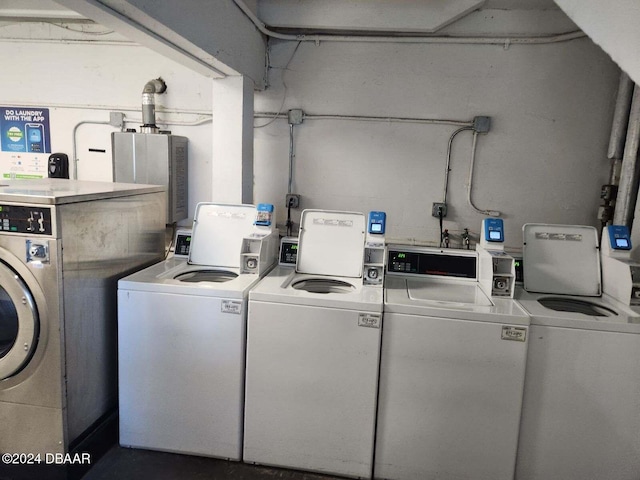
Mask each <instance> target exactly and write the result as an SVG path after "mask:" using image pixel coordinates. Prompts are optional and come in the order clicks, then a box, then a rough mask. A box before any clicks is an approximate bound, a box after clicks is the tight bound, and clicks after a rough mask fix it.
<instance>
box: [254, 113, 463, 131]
mask: <svg viewBox="0 0 640 480" xmlns="http://www.w3.org/2000/svg"><path fill="white" fill-rule="evenodd" d="M253 116H254V118H281V119H283V120H284V119H287V118H289V117H288V115H287V114H286V113H270V112H256V113H254V115H253ZM303 119H304V120H355V121H362V122H384V123H421V124H427V125H453V126H459V127H471V126H473V121H464V120H447V119H431V118H412V117H375V116H368V115H314V114H306V113H305V114H304V115H303Z"/></svg>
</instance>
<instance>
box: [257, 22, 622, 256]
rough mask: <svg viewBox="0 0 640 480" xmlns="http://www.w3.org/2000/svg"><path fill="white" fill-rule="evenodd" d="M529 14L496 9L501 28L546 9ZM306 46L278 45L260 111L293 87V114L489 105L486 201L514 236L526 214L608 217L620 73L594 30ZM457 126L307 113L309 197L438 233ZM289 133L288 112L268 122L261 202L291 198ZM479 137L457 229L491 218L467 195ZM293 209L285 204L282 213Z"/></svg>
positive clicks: (262, 139)
mask: <svg viewBox="0 0 640 480" xmlns="http://www.w3.org/2000/svg"><path fill="white" fill-rule="evenodd" d="M517 13H518V12H511V13H510V15H509V16H506V15H503V12H502V11H496V15H495V16H496V17H497V18H499V22H500V23H499V25H498V24H496V30H498V31H500V32H502V31H509V24H508V23H507V24H505V20H509V19H511V21H512V23H511V25H512V27H513V28H514V30H512V31H518V29H517V27H518V25H521V24H522V23H524V21H525V20H526V18H527V17H526V15H532V17H531V18H534V19H537V20H540V18H541V16H540V14H539V12H524V11H523V12H521V14H520V15H519V16H518V15H516V14H517ZM550 14H554V15H555V16H556V17H557V18H556V20H555V22H554V23H555V25H556V26H559V25H560V24H562V25H564V26H565V30H560V29H559V31H571V30H574V29H575V26H574V25H573V24H572V23H571V22H570V21H569V20H568V19H567V18H566V17H565V16H564V14H562V13H561V12H560V11H558V10H556V11H555V13H553V12H551V13H550V12H547V13H546V14H545V16H547V17H548V16H549V15H550ZM492 18H493V17H492V13H491V12H490V11H484V12H482V13H481V14H479V15H477V16H476V19H477V20H478V21H482V22H483V23H482V24H481V25H480V24H473V22H471V21H468V22H467V23H466V25H465V26H466V27H467V32H466V33H467V34H470V33H471V32H472V31H474V30H475V31H477V30H484V31H486V30H487V22H489V23H490V22H491V19H492ZM465 21H466V19H465ZM532 25H534V26H536V27H538V29H539V30H540V31H544V29H545V28H546V27H545V24H543V23H538V24H536V23H533V24H532ZM455 28H456V29H457V30H458V31H457V33H462V32H459V30H460V26H455ZM545 33H547V32H545ZM295 46H296V44H295V43H293V42H278V41H276V42H272V43H271V52H270V55H271V61H272V67H273V68H272V69H271V73H270V83H271V88H269V89H268V90H267V91H265V92H263V93H257V94H256V101H255V106H256V111H258V112H260V111H263V112H264V111H277V110H278V109H279V107H280V105H281V104H282V101H283V97H284V98H285V101H284V106H283V111H285V112H286V111H287V110H288V109H290V108H301V109H303V110H304V111H305V112H306V113H309V114H341V115H374V116H399V117H422V118H447V119H458V120H470V119H472V118H473V117H474V116H476V115H489V116H491V118H492V130H491V132H490V133H489V134H488V135H482V136H480V138H479V142H478V149H477V158H476V169H475V179H474V194H473V198H474V201H475V204H476V205H477V206H478V207H480V208H483V209H494V210H501V211H503V212H504V218H505V222H506V228H507V232H506V233H507V244H508V245H509V246H512V247H519V246H520V245H521V238H522V236H521V227H522V225H523V224H524V223H526V222H548V223H571V224H589V225H594V226H595V225H598V221H597V219H596V213H597V206H598V205H599V193H600V187H601V185H602V184H604V183H607V179H608V174H609V162H608V161H607V160H606V151H607V142H608V137H609V130H610V124H611V117H612V112H613V100H614V96H615V90H616V88H617V82H618V74H619V71H618V69H617V67H616V66H615V65H614V64H613V62H611V61H610V59H609V58H608V57H607V55H606V54H604V53H603V52H602V51H601V50H600V49H599V48H598V47H597V46H595V45H594V44H593V43H592V42H591V40H589V39H588V38H583V39H579V40H573V41H570V42H565V43H558V44H551V45H537V46H524V45H511V46H510V47H509V48H503V46H477V45H435V44H431V45H429V44H427V45H416V44H364V43H362V44H356V43H351V44H348V43H347V44H344V43H331V42H323V43H320V45H315V44H314V43H303V44H301V45H300V47H299V49H298V51H297V52H296V53H295V56H294V58H293V60H291V63H290V64H289V68H288V69H287V70H286V71H283V67H284V66H285V65H286V64H287V63H288V62H289V60H290V58H291V56H292V53H293V52H294V49H295ZM283 76H284V84H286V89H285V88H284V86H283V85H284V84H283ZM266 121H267V120H266V119H256V124H261V123H266ZM453 130H454V127H448V126H429V125H413V124H385V123H382V124H374V123H369V122H356V121H338V120H307V121H305V122H304V123H303V124H302V125H301V126H299V127H295V150H296V168H295V182H294V190H295V191H296V193H299V194H301V195H302V206H303V207H304V208H324V209H346V210H356V211H364V212H367V211H370V210H385V211H386V212H387V214H388V236H389V237H391V238H394V239H401V240H408V239H415V240H417V241H424V240H428V241H431V242H434V243H435V242H438V240H439V225H438V221H437V219H435V218H433V217H432V216H431V206H432V203H433V202H439V201H441V199H442V192H443V182H444V170H445V152H446V148H447V141H448V138H449V135H450V134H451V132H452V131H453ZM288 144H289V135H288V125H287V122H286V121H285V120H276V121H275V122H273V123H272V124H271V125H269V126H267V127H265V128H260V129H257V130H256V133H255V185H256V186H255V192H254V197H255V199H256V201H267V202H272V203H275V204H277V205H279V206H280V205H283V200H284V195H285V193H286V189H287V169H288ZM470 147H471V134H470V133H462V134H460V135H459V136H458V138H457V139H456V141H455V143H454V146H453V157H452V162H451V176H450V186H449V191H450V193H449V215H448V217H447V218H446V219H445V225H444V226H445V228H448V229H449V231H450V232H451V233H453V234H455V235H459V234H460V233H461V231H462V229H463V228H465V227H466V228H469V229H470V230H471V231H472V232H478V230H479V228H480V224H481V220H482V215H479V214H477V213H475V212H474V211H472V210H471V209H470V208H469V207H468V205H467V203H466V188H465V184H466V182H467V175H468V170H469V159H470ZM284 218H285V212H284V208H280V209H279V212H278V219H279V221H284ZM296 219H297V217H296ZM457 241H459V237H454V238H453V240H452V244H455V243H456V242H457Z"/></svg>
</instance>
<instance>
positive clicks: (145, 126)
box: [140, 77, 167, 133]
mask: <svg viewBox="0 0 640 480" xmlns="http://www.w3.org/2000/svg"><path fill="white" fill-rule="evenodd" d="M166 91H167V84H166V83H164V80H162V78H160V77H158V78H155V79H153V80H149V81H148V82H147V83H146V85H145V86H144V88H143V89H142V125H140V132H141V133H158V127H157V126H156V93H164V92H166Z"/></svg>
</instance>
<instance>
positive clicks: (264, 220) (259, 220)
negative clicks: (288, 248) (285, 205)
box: [254, 203, 273, 227]
mask: <svg viewBox="0 0 640 480" xmlns="http://www.w3.org/2000/svg"><path fill="white" fill-rule="evenodd" d="M272 216H273V205H272V204H270V203H259V204H258V206H257V207H256V221H255V222H254V224H255V225H262V226H266V227H268V226H270V225H271V220H272V218H271V217H272Z"/></svg>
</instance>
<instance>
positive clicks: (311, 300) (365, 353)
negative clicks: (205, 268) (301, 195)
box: [244, 210, 383, 478]
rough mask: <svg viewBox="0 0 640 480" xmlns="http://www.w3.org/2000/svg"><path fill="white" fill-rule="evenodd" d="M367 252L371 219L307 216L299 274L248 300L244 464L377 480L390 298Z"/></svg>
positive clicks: (268, 282)
mask: <svg viewBox="0 0 640 480" xmlns="http://www.w3.org/2000/svg"><path fill="white" fill-rule="evenodd" d="M364 251H365V217H364V215H363V214H361V213H351V212H337V211H324V210H305V211H304V212H303V214H302V218H301V228H300V238H299V248H298V249H297V259H296V269H295V271H292V269H291V268H286V267H278V268H277V269H275V270H274V271H273V272H272V273H271V274H269V275H267V276H266V277H265V278H264V279H263V280H262V281H261V282H260V283H259V284H258V285H257V286H256V287H255V288H254V289H253V290H251V292H250V293H249V318H248V332H247V378H246V394H245V435H244V460H245V461H246V462H253V463H259V464H264V465H273V466H282V467H287V468H294V469H300V470H308V471H316V472H322V473H330V474H335V475H342V476H347V477H361V478H370V477H371V473H372V465H373V449H374V434H375V416H376V399H377V388H378V362H379V354H380V338H381V327H382V295H383V294H382V288H381V284H380V285H367V284H365V282H364V281H363V274H362V272H363V261H364Z"/></svg>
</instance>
